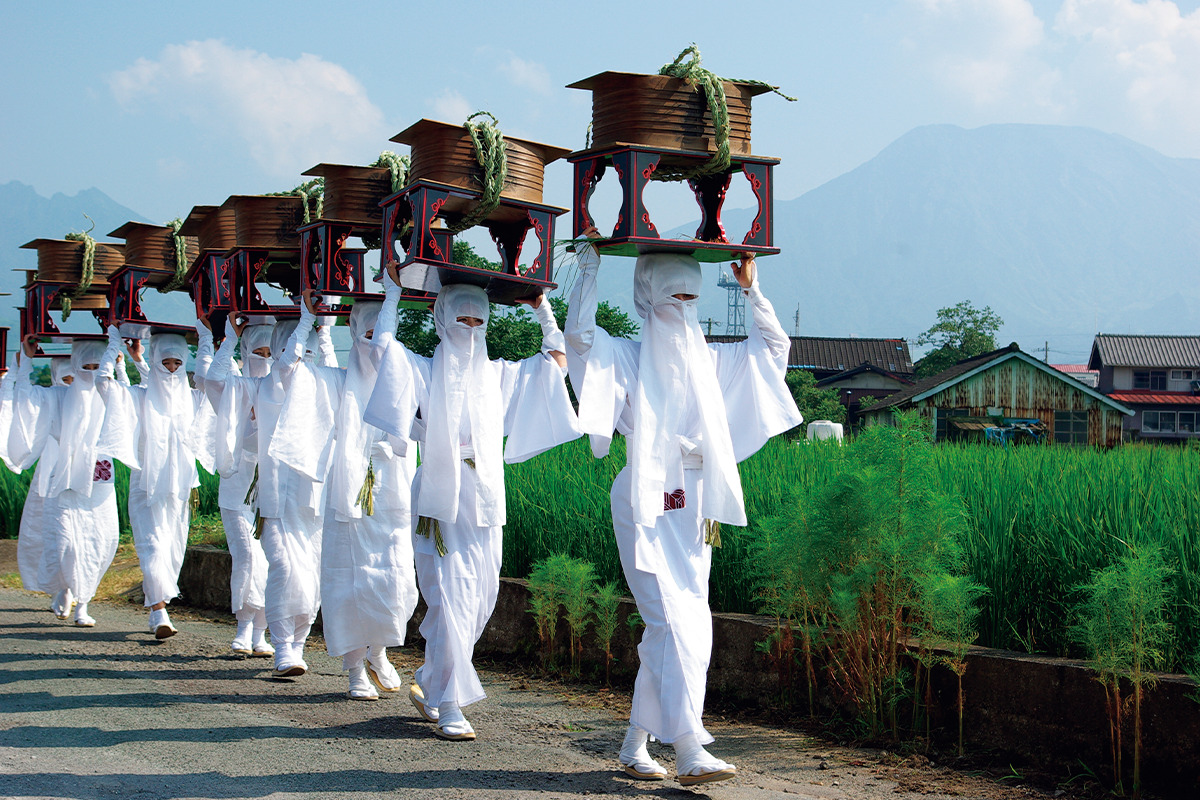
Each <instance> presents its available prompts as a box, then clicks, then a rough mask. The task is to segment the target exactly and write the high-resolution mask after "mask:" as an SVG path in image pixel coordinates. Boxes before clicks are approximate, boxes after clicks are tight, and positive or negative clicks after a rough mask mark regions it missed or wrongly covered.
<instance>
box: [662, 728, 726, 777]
mask: <svg viewBox="0 0 1200 800" xmlns="http://www.w3.org/2000/svg"><path fill="white" fill-rule="evenodd" d="M736 769H737V768H736V767H734V766H733V764H729V763H726V762H724V761H722V760H721V759H719V758H717V757H716V756H714V755H712V754H711V753H709V752H708V751H707V750H705V749H704V748H703V747H702V746H701V745H700V740H699V739H697V738H696V734H694V733H688V734H684V735H683V736H680V737H678V738H677V739H676V740H675V771H676V772H677V773H678V774H679V775H707V774H709V773H712V772H724V771H726V770H736Z"/></svg>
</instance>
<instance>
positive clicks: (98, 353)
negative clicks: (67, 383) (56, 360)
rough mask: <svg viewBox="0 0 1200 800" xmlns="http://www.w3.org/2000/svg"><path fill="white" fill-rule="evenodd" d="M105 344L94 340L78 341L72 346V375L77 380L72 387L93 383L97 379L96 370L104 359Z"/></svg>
mask: <svg viewBox="0 0 1200 800" xmlns="http://www.w3.org/2000/svg"><path fill="white" fill-rule="evenodd" d="M104 349H105V344H104V342H97V341H93V340H90V339H89V340H84V341H80V340H76V341H75V342H74V343H72V344H71V373H72V374H74V376H75V380H74V381H73V382H72V385H75V384H76V383H80V382H86V383H92V382H93V381H94V380H95V378H96V370H97V369H98V368H99V367H100V360H101V359H102V358H104Z"/></svg>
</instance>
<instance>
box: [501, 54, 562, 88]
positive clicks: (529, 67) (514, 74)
mask: <svg viewBox="0 0 1200 800" xmlns="http://www.w3.org/2000/svg"><path fill="white" fill-rule="evenodd" d="M500 71H501V72H503V73H504V74H505V75H507V76H508V79H509V80H510V81H512V82H513V85H515V86H516V87H518V88H520V89H529V90H530V91H532V92H536V93H537V94H550V91H551V83H550V72H549V71H548V70H547V69H546V67H545V66H543V65H542V64H539V63H537V62H536V61H526V60H525V59H523V58H519V57H518V56H515V55H511V56H510V57H509V59H508V60H507V61H505V62H502V63H501V64H500Z"/></svg>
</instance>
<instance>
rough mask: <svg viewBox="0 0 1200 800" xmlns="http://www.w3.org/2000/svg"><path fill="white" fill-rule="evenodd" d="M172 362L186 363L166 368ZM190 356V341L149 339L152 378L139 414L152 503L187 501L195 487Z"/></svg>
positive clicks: (161, 337)
mask: <svg viewBox="0 0 1200 800" xmlns="http://www.w3.org/2000/svg"><path fill="white" fill-rule="evenodd" d="M169 358H177V359H179V360H180V361H181V362H183V363H182V364H180V366H179V368H178V369H177V370H175V372H171V371H170V370H168V369H167V368H166V367H165V366H163V363H162V362H163V361H164V360H165V359H169ZM187 358H188V345H187V340H186V339H184V338H183V337H182V336H180V335H178V334H174V333H165V334H164V333H158V334H154V335H153V336H151V337H150V352H149V355H148V356H147V360H148V361H149V364H150V375H149V379H148V381H147V386H146V395H145V398H144V399H143V404H142V416H141V424H142V445H143V449H142V458H141V467H142V480H143V483H144V486H145V489H146V494H147V496H148V497H150V498H151V499H153V498H156V497H165V496H166V495H173V496H175V497H184V496H186V495H187V493H188V492H189V491H190V490H191V488H192V487H193V486H194V485H196V463H195V462H196V449H195V447H194V445H193V434H194V433H195V431H194V426H193V418H194V416H195V405H194V403H193V401H192V392H191V387H189V386H188V378H187V370H185V369H184V364H186V363H187Z"/></svg>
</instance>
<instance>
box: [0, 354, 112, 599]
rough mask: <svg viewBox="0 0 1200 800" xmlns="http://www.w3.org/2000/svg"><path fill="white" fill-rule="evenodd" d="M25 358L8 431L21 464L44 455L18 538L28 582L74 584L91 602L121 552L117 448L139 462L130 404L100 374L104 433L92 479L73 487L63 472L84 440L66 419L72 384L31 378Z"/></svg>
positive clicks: (41, 586)
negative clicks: (132, 445)
mask: <svg viewBox="0 0 1200 800" xmlns="http://www.w3.org/2000/svg"><path fill="white" fill-rule="evenodd" d="M22 361H23V365H22V366H20V367H18V369H17V371H16V374H15V375H14V376H13V377H14V384H13V387H12V388H13V396H12V401H11V402H12V406H11V413H12V418H11V427H10V428H9V430H8V431H6V432H5V433H6V434H7V442H6V447H5V450H6V453H5V457H6V459H8V460H9V461H10V464H11V466H12V467H13V468H14V469H16V470H23V469H28V468H29V467H31V466H33V463H34V461H35V460H36V462H37V467H36V469H35V470H34V476H33V480H32V481H31V483H30V487H29V493H28V495H27V496H26V503H25V508H24V511H23V513H22V516H21V531H20V535H19V536H18V542H17V561H18V567H19V569H20V572H21V582H22V584H23V585H24V586H25V588H27V589H30V590H33V591H43V592H46V593H48V594H51V595H54V594H57V593H58V592H60V591H62V590H64V589H69V590H70V591H71V594H72V595H73V596H74V597H75V599H76V600H77V601H78V602H80V603H87V602H89V601H90V600H91V599H92V597H93V596H94V595H95V593H96V589H97V587H98V586H99V584H100V581H101V579H102V578H103V577H104V573H105V572H107V571H108V567H109V565H110V564H111V563H112V559H113V556H114V555H115V554H116V551H117V543H118V534H119V527H118V524H119V523H118V518H117V501H116V492H115V489H114V485H113V479H114V475H115V467H114V464H113V461H114V456H113V455H110V453H115V454H116V455H123V456H125V457H126V458H127V459H128V460H130V461H132V456H131V454H130V453H127V452H124V451H125V450H126V448H125V447H123V446H121V445H120V444H118V439H119V438H121V437H122V436H123V435H124V434H125V433H126V432H127V427H126V424H125V423H126V420H124V419H123V417H124V415H126V414H127V413H128V409H127V406H124V405H123V404H122V403H121V402H120V400H121V398H120V396H119V395H118V393H117V392H115V391H114V390H115V389H116V388H117V387H116V386H115V385H114V382H113V381H110V380H107V379H106V378H105V377H103V376H102V375H97V376H96V378H95V380H96V386H95V387H94V388H92V389H88V390H86V391H87V392H89V393H90V394H94V395H95V396H96V397H98V398H99V403H98V404H96V405H95V406H94V410H95V411H96V412H97V413H99V414H100V415H101V416H100V418H99V419H97V420H95V422H96V428H95V429H94V430H97V432H98V439H97V442H96V444H97V449H96V451H95V452H94V454H92V469H91V481H90V486H88V487H87V490H86V491H80V490H78V489H75V488H65V487H64V485H63V484H62V483H61V482H60V481H59V480H57V479H56V477H57V476H56V473H57V471H58V469H59V468H60V467H61V466H62V465H63V464H64V463H65V460H64V459H65V458H66V454H67V453H68V452H69V451H70V450H71V449H72V448H73V447H75V446H76V445H75V443H74V441H73V440H74V439H75V438H76V435H77V434H78V433H79V431H78V427H79V425H80V424H81V421H80V420H78V419H70V420H68V419H65V418H64V413H63V409H64V400H65V399H66V397H67V393H68V392H70V391H72V390H71V388H70V387H66V386H55V387H42V386H35V385H33V384H31V383H30V382H29V373H30V371H31V369H32V364H31V363H30V362H29V360H28V359H22ZM82 388H83V387H82V385H81V386H80V387H76V390H75V391H80V390H82ZM72 485H73V484H72Z"/></svg>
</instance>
